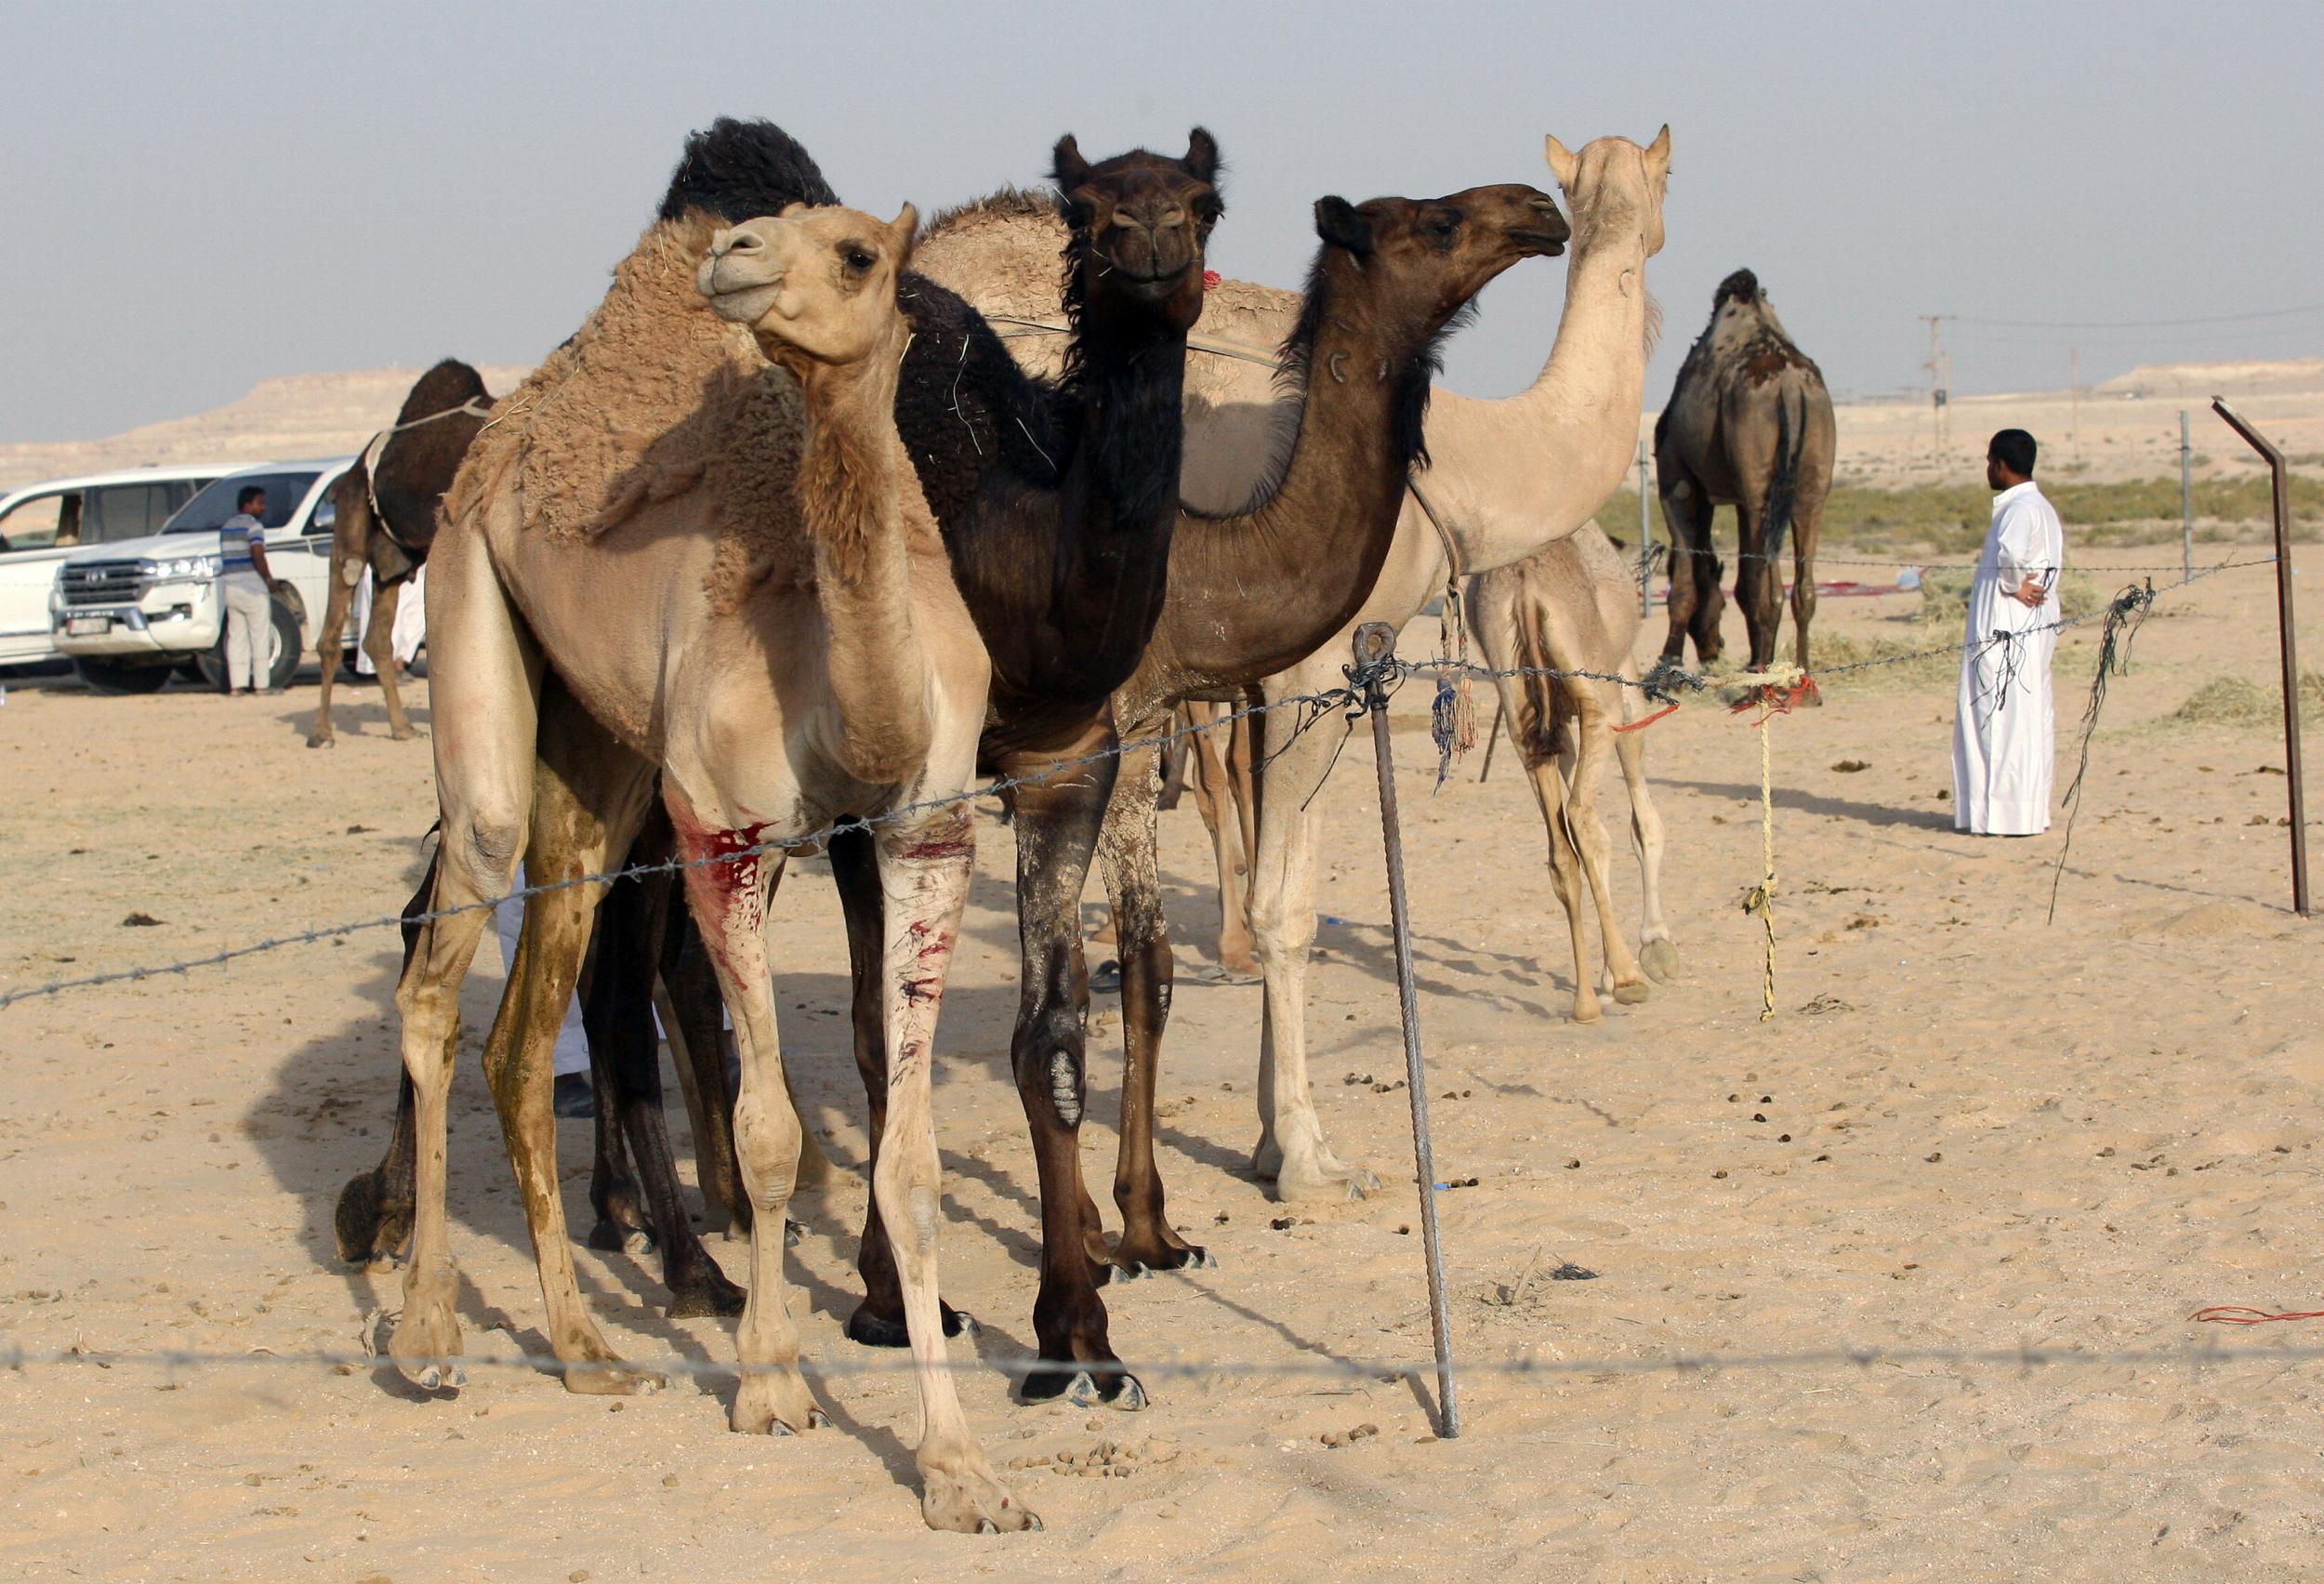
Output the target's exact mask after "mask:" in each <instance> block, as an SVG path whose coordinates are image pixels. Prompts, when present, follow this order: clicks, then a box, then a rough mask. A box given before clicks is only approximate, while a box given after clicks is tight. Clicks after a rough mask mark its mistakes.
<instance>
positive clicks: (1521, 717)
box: [1468, 522, 1678, 1023]
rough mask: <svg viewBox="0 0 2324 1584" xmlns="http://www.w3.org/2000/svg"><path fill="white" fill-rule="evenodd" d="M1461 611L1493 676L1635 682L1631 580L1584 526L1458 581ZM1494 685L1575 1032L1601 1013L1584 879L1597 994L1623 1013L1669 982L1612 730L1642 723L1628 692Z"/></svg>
mask: <svg viewBox="0 0 2324 1584" xmlns="http://www.w3.org/2000/svg"><path fill="white" fill-rule="evenodd" d="M1468 609H1469V620H1470V622H1471V624H1472V627H1473V628H1474V630H1475V633H1476V636H1477V640H1478V643H1479V646H1480V647H1481V648H1482V650H1483V651H1484V654H1485V659H1486V663H1487V664H1488V665H1490V666H1491V667H1493V669H1495V670H1497V671H1501V670H1512V669H1516V668H1518V667H1527V668H1539V669H1551V670H1558V671H1595V672H1598V673H1600V674H1601V675H1603V676H1618V677H1624V678H1627V679H1629V680H1630V681H1631V682H1632V683H1635V682H1636V681H1637V680H1638V663H1637V661H1636V660H1634V659H1633V658H1631V646H1632V645H1633V644H1634V643H1635V642H1636V641H1637V639H1638V628H1639V626H1640V623H1641V620H1642V618H1641V617H1640V615H1639V612H1638V583H1637V579H1636V578H1635V577H1634V576H1633V575H1632V574H1631V569H1630V567H1629V566H1628V565H1626V564H1625V563H1624V562H1623V561H1622V558H1621V555H1620V552H1618V551H1617V550H1616V549H1615V548H1614V545H1613V542H1612V541H1611V540H1609V539H1607V538H1606V536H1605V535H1604V532H1603V531H1602V530H1600V529H1599V527H1598V525H1597V524H1596V523H1594V522H1591V523H1586V524H1584V525H1583V527H1582V528H1581V530H1580V532H1578V533H1577V534H1575V535H1573V536H1572V537H1571V538H1567V539H1561V540H1559V541H1558V542H1557V543H1556V544H1554V545H1552V546H1551V547H1550V548H1547V549H1545V550H1542V551H1541V552H1540V553H1539V554H1538V555H1532V556H1527V557H1526V558H1525V560H1524V561H1515V562H1512V563H1511V564H1510V565H1508V566H1504V567H1497V568H1495V569H1494V570H1493V571H1491V572H1488V573H1485V574H1481V575H1479V576H1476V577H1472V578H1471V579H1470V580H1469V601H1468ZM1496 685H1497V686H1499V689H1500V694H1501V706H1502V711H1503V714H1504V715H1505V717H1506V718H1507V719H1508V721H1509V740H1510V741H1511V742H1512V744H1514V745H1515V746H1516V748H1517V752H1518V756H1519V758H1520V759H1521V760H1522V761H1523V762H1524V764H1525V774H1526V776H1527V778H1528V779H1529V780H1530V781H1531V782H1532V785H1533V795H1534V799H1535V800H1536V801H1537V802H1538V804H1539V805H1540V809H1541V820H1542V823H1543V824H1544V825H1546V826H1547V827H1548V831H1549V842H1550V878H1551V880H1552V884H1553V885H1554V886H1555V887H1556V890H1557V900H1558V902H1559V904H1561V905H1563V906H1564V908H1565V927H1566V930H1567V931H1568V932H1569V933H1570V934H1571V935H1572V937H1573V945H1574V1009H1573V1017H1574V1021H1575V1022H1576V1023H1596V1022H1598V1021H1599V1019H1600V1018H1601V1017H1603V1016H1604V1012H1603V1011H1602V1010H1601V1009H1600V1007H1599V1005H1598V993H1597V991H1596V989H1595V988H1593V987H1592V985H1591V975H1590V938H1589V931H1588V929H1587V928H1586V927H1585V926H1584V924H1583V922H1582V916H1581V903H1582V898H1581V881H1582V879H1583V878H1585V877H1586V878H1588V880H1589V882H1590V892H1591V896H1592V897H1593V898H1594V899H1595V900H1596V903H1597V909H1598V932H1599V935H1600V936H1601V938H1602V939H1603V940H1604V943H1605V971H1606V990H1607V993H1608V994H1609V995H1611V996H1612V997H1614V998H1615V999H1616V1000H1617V1001H1619V1002H1621V1003H1622V1004H1623V1005H1625V1006H1629V1005H1632V1004H1634V1003H1636V1002H1639V1001H1643V1000H1644V999H1645V998H1646V976H1647V975H1648V974H1652V975H1653V976H1654V977H1655V978H1657V979H1669V978H1670V976H1671V975H1672V974H1673V973H1674V972H1676V971H1677V969H1678V948H1677V946H1675V945H1674V944H1672V942H1671V939H1670V924H1669V923H1668V922H1667V921H1666V920H1665V919H1664V918H1663V916H1662V816H1661V815H1660V814H1658V813H1657V812H1655V806H1654V798H1653V796H1652V795H1651V794H1650V793H1649V792H1648V791H1647V790H1646V766H1645V744H1644V737H1643V733H1639V732H1636V731H1631V732H1617V731H1616V729H1615V726H1616V722H1617V721H1620V722H1622V723H1624V724H1634V723H1636V722H1637V721H1639V720H1641V719H1644V715H1645V714H1646V713H1647V712H1646V710H1645V709H1644V708H1642V707H1641V701H1642V700H1643V698H1644V694H1643V693H1641V692H1640V691H1639V690H1638V689H1637V688H1636V687H1634V686H1631V687H1626V686H1623V685H1622V684H1621V683H1619V682H1609V681H1601V680H1592V679H1589V678H1582V677H1571V678H1555V679H1552V678H1549V677H1504V678H1502V679H1500V680H1499V682H1498V683H1497V684H1496ZM1608 750H1612V751H1613V752H1615V753H1616V754H1618V756H1619V758H1620V759H1621V764H1622V779H1623V781H1624V782H1625V783H1626V784H1627V785H1628V786H1629V788H1630V809H1631V842H1632V844H1633V845H1634V846H1635V847H1636V848H1637V850H1638V871H1639V879H1640V889H1641V891H1642V892H1643V894H1644V915H1645V923H1644V928H1643V930H1642V931H1640V934H1639V950H1638V953H1637V954H1636V955H1635V956H1633V955H1632V954H1631V949H1630V945H1629V944H1628V943H1627V942H1626V941H1625V940H1624V939H1623V937H1622V931H1621V927H1620V926H1619V925H1618V924H1617V923H1616V922H1615V919H1614V896H1613V891H1612V890H1611V888H1610V887H1609V886H1608V885H1607V883H1606V838H1605V823H1604V821H1603V820H1601V819H1600V818H1599V817H1598V781H1599V777H1600V775H1601V772H1604V769H1605V758H1606V754H1607V752H1608ZM1642 961H1643V965H1644V966H1643V968H1642V966H1641V965H1642Z"/></svg>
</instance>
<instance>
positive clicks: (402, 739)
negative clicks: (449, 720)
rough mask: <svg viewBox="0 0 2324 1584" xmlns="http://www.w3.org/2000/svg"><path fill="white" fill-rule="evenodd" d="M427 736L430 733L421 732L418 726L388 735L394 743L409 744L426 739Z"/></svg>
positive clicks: (407, 727)
mask: <svg viewBox="0 0 2324 1584" xmlns="http://www.w3.org/2000/svg"><path fill="white" fill-rule="evenodd" d="M426 735H428V733H425V732H423V731H421V730H420V729H419V728H418V727H416V726H406V727H404V728H403V731H401V732H390V733H388V740H389V741H390V742H394V743H409V742H413V741H415V740H416V739H418V738H421V737H425V736H426Z"/></svg>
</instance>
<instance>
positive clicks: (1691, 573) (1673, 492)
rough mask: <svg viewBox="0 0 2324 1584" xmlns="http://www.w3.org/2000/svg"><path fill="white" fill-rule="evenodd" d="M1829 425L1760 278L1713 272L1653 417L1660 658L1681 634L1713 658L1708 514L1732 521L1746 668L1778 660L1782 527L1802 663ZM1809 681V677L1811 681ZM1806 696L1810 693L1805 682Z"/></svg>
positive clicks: (1818, 385)
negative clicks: (1662, 621)
mask: <svg viewBox="0 0 2324 1584" xmlns="http://www.w3.org/2000/svg"><path fill="white" fill-rule="evenodd" d="M1838 451H1839V430H1838V428H1837V426H1836V424H1835V423H1834V420H1833V417H1832V410H1831V393H1830V392H1829V390H1827V389H1824V375H1823V371H1822V370H1820V369H1818V368H1817V367H1816V364H1815V363H1814V362H1813V361H1811V360H1810V359H1809V357H1808V356H1807V354H1806V353H1804V352H1802V351H1801V350H1800V349H1799V348H1798V347H1797V346H1796V345H1794V344H1793V342H1792V339H1791V337H1790V335H1789V333H1788V332H1786V331H1785V329H1784V327H1783V322H1782V321H1781V320H1779V319H1777V318H1776V308H1775V305H1774V304H1773V303H1771V302H1769V301H1768V300H1767V294H1766V293H1765V292H1764V291H1763V290H1761V289H1760V284H1759V277H1758V276H1756V275H1754V274H1752V273H1751V272H1750V271H1749V270H1737V271H1736V272H1735V273H1734V274H1732V275H1729V276H1728V277H1727V278H1726V279H1725V280H1723V281H1722V282H1720V283H1719V289H1718V291H1716V292H1715V293H1713V294H1712V296H1711V299H1710V323H1709V324H1708V325H1706V326H1705V327H1704V329H1703V333H1702V335H1701V336H1700V337H1697V339H1696V342H1695V344H1694V346H1693V347H1691V348H1689V349H1688V350H1687V353H1686V361H1685V362H1684V363H1682V364H1680V365H1679V377H1678V383H1677V384H1676V385H1674V386H1672V387H1671V389H1670V401H1669V402H1667V403H1664V404H1663V408H1662V416H1660V417H1659V418H1657V419H1656V420H1655V472H1656V475H1657V482H1658V486H1659V488H1660V491H1661V495H1662V521H1663V522H1664V523H1665V524H1666V525H1667V526H1668V527H1669V529H1670V631H1669V633H1668V634H1667V635H1666V636H1665V637H1664V639H1663V640H1662V653H1663V657H1664V658H1665V659H1668V660H1670V661H1672V662H1674V663H1684V660H1685V658H1686V640H1687V639H1688V637H1689V636H1692V637H1693V639H1694V640H1695V653H1696V654H1697V657H1698V658H1699V659H1700V660H1701V661H1702V663H1703V664H1705V665H1709V664H1710V662H1711V661H1713V660H1715V659H1717V658H1718V657H1719V651H1720V649H1721V647H1722V642H1723V640H1721V638H1720V636H1719V615H1720V611H1721V609H1722V607H1723V606H1724V605H1725V603H1726V598H1725V596H1724V595H1723V594H1722V593H1721V592H1720V590H1719V573H1720V567H1719V557H1718V553H1717V551H1715V550H1714V549H1713V548H1711V538H1710V519H1711V514H1712V513H1713V511H1715V510H1716V509H1717V508H1720V507H1723V506H1732V507H1734V508H1735V515H1736V528H1737V533H1736V563H1735V602H1736V604H1738V605H1740V606H1742V607H1743V622H1744V626H1745V627H1748V628H1749V629H1750V637H1751V669H1752V670H1754V671H1760V670H1764V669H1766V667H1767V665H1768V663H1769V662H1770V661H1772V660H1773V659H1774V658H1775V657H1776V629H1777V628H1778V627H1779V626H1780V625H1781V623H1782V621H1783V541H1784V537H1785V535H1786V533H1787V532H1789V535H1790V538H1791V557H1792V564H1793V577H1792V585H1791V623H1792V629H1793V631H1792V644H1793V651H1792V658H1793V659H1794V660H1795V661H1796V662H1797V663H1798V665H1799V667H1800V669H1801V670H1802V671H1804V670H1806V669H1807V668H1808V663H1807V629H1808V623H1809V622H1810V621H1811V620H1812V619H1813V618H1814V617H1815V614H1816V537H1817V535H1819V534H1820V533H1821V531H1822V526H1823V521H1824V497H1825V496H1826V495H1829V494H1830V493H1831V470H1832V461H1833V458H1834V456H1835V455H1837V454H1838ZM1812 686H1813V684H1812V683H1811V687H1812ZM1809 702H1810V703H1814V702H1816V699H1815V696H1814V694H1813V693H1811V694H1810V696H1809Z"/></svg>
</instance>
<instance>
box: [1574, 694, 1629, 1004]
mask: <svg viewBox="0 0 2324 1584" xmlns="http://www.w3.org/2000/svg"><path fill="white" fill-rule="evenodd" d="M1558 664H1559V665H1560V666H1564V665H1565V662H1564V661H1563V660H1560V661H1559V662H1558ZM1577 686H1578V688H1587V689H1591V690H1592V691H1593V692H1594V691H1595V690H1597V689H1599V688H1601V687H1602V686H1603V684H1601V683H1596V682H1583V683H1579V684H1577ZM1603 706H1604V699H1603V698H1602V697H1593V698H1590V699H1588V700H1586V701H1583V702H1582V704H1581V707H1580V709H1579V711H1578V713H1577V714H1576V716H1575V718H1574V732H1575V735H1576V736H1577V737H1578V739H1579V747H1578V751H1577V752H1576V754H1575V758H1574V765H1573V771H1572V774H1571V776H1570V778H1569V780H1568V784H1567V793H1566V803H1565V828H1566V831H1567V833H1568V835H1569V836H1571V838H1573V842H1574V845H1575V846H1576V847H1577V848H1578V849H1579V851H1580V855H1581V870H1582V876H1583V878H1586V879H1587V880H1588V881H1589V882H1590V894H1591V898H1592V899H1593V900H1594V901H1595V903H1596V904H1597V911H1598V936H1599V939H1600V940H1601V941H1602V942H1603V943H1604V949H1605V968H1606V973H1607V976H1608V978H1609V979H1610V980H1611V981H1612V984H1611V990H1612V994H1613V997H1614V998H1615V1000H1617V1001H1618V1002H1620V1003H1621V1004H1622V1005H1623V1006H1626V1007H1631V1006H1636V1005H1637V1004H1638V1003H1639V1002H1641V1001H1644V999H1646V997H1647V987H1646V974H1645V970H1644V969H1642V968H1641V967H1640V966H1639V963H1638V958H1637V957H1635V956H1633V955H1632V954H1631V949H1630V941H1629V938H1628V937H1627V935H1626V934H1625V933H1624V932H1623V930H1622V927H1621V925H1620V924H1619V923H1618V921H1617V920H1616V918H1615V917H1614V889H1613V886H1612V885H1611V884H1610V883H1609V877H1608V875H1607V865H1608V861H1609V859H1610V857H1611V845H1612V844H1611V843H1610V842H1608V840H1607V839H1606V834H1605V821H1604V820H1603V819H1601V818H1600V817H1599V814H1598V784H1599V782H1600V781H1602V780H1603V779H1604V772H1605V761H1606V756H1607V754H1608V753H1609V751H1610V750H1611V749H1612V748H1613V746H1614V741H1615V738H1614V733H1613V732H1612V731H1611V730H1609V729H1608V725H1607V721H1606V718H1605V715H1604V707H1603Z"/></svg>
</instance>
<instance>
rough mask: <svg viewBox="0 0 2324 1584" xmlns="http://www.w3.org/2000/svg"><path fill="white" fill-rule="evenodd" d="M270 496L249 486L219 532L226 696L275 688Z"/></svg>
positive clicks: (254, 485) (220, 596)
mask: <svg viewBox="0 0 2324 1584" xmlns="http://www.w3.org/2000/svg"><path fill="white" fill-rule="evenodd" d="M265 516H266V491H264V490H263V489H260V488H259V487H258V486H257V485H256V484H245V485H244V486H243V490H242V493H241V494H240V495H236V496H235V497H234V515H233V516H231V517H230V518H228V519H227V520H226V522H225V525H224V526H223V527H221V528H219V529H218V597H219V598H220V599H221V600H223V601H225V603H226V691H227V692H228V693H257V691H258V690H259V689H260V688H265V689H266V691H267V692H269V693H281V692H282V691H283V690H282V689H281V688H278V687H275V686H272V685H271V683H272V680H273V679H272V677H271V668H270V667H269V666H268V664H267V652H266V651H267V635H268V634H269V633H271V632H272V631H273V630H274V612H273V609H272V603H273V599H272V593H271V590H272V589H273V587H274V574H273V572H272V571H271V569H270V568H269V567H268V566H267V564H266V525H265V523H264V522H263V521H261V520H262V519H263V518H264V517H265Z"/></svg>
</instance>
